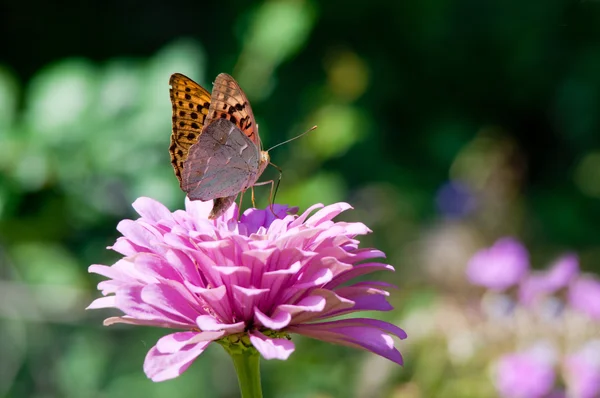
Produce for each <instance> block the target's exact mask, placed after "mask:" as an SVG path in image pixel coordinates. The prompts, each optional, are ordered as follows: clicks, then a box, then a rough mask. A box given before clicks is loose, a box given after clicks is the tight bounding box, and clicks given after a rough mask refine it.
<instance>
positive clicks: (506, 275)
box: [466, 238, 529, 291]
mask: <svg viewBox="0 0 600 398" xmlns="http://www.w3.org/2000/svg"><path fill="white" fill-rule="evenodd" d="M528 271H529V254H528V253H527V249H525V247H524V246H523V245H522V244H521V242H519V241H518V240H516V239H513V238H502V239H499V240H498V241H496V243H494V245H493V246H492V247H490V248H487V249H482V250H480V251H478V252H477V253H475V255H474V256H473V257H471V259H470V260H469V263H468V264H467V271H466V272H467V278H468V279H469V281H470V282H471V283H472V284H474V285H478V286H483V287H487V288H489V289H492V290H498V291H502V290H505V289H508V288H509V287H511V286H514V285H516V284H517V283H519V281H520V280H521V279H522V278H523V277H524V276H525V275H526V274H527V272H528Z"/></svg>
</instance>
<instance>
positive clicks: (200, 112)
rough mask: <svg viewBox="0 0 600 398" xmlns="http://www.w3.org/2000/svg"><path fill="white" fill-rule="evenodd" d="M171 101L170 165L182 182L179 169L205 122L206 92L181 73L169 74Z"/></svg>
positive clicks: (207, 105)
mask: <svg viewBox="0 0 600 398" xmlns="http://www.w3.org/2000/svg"><path fill="white" fill-rule="evenodd" d="M169 84H170V85H171V89H170V90H169V91H170V94H171V104H172V105H173V118H172V119H173V131H172V133H171V145H170V146H169V152H170V154H171V164H172V165H173V169H174V170H175V175H176V176H177V179H178V180H179V184H180V185H181V184H182V180H181V172H182V170H183V165H184V162H185V160H186V159H187V157H188V152H189V149H190V147H191V146H192V145H193V144H195V143H196V142H197V141H198V137H199V136H200V134H201V133H202V128H203V127H204V125H205V124H206V123H205V121H206V115H207V114H208V110H209V106H210V94H209V92H208V91H206V90H205V89H204V88H203V87H201V86H200V85H199V84H197V83H196V82H194V81H193V80H192V79H190V78H189V77H187V76H184V75H182V74H181V73H175V74H173V75H171V78H170V79H169Z"/></svg>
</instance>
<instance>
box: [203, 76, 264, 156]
mask: <svg viewBox="0 0 600 398" xmlns="http://www.w3.org/2000/svg"><path fill="white" fill-rule="evenodd" d="M206 119H207V124H210V123H212V122H214V121H215V120H218V119H227V120H229V121H231V122H232V123H233V124H235V125H236V126H237V127H238V128H239V129H240V130H241V131H242V133H244V134H245V135H246V137H248V138H249V139H250V140H251V141H252V142H253V143H254V145H255V146H256V148H257V149H258V150H259V151H260V138H259V136H258V126H257V125H256V121H255V120H254V114H253V113H252V108H251V107H250V102H248V98H246V94H244V92H243V91H242V89H241V88H240V86H239V84H237V82H236V81H235V79H234V78H233V77H231V76H229V75H228V74H227V73H221V74H219V75H218V76H217V78H216V79H215V82H214V84H213V90H212V96H211V103H210V107H209V109H208V116H207V118H206Z"/></svg>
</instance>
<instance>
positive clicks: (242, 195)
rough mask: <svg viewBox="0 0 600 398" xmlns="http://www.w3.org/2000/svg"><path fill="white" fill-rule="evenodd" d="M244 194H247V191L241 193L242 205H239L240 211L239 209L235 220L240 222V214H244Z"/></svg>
mask: <svg viewBox="0 0 600 398" xmlns="http://www.w3.org/2000/svg"><path fill="white" fill-rule="evenodd" d="M244 192H246V190H243V191H241V192H240V204H239V205H238V209H237V215H236V218H235V220H236V221H240V214H242V203H243V201H244Z"/></svg>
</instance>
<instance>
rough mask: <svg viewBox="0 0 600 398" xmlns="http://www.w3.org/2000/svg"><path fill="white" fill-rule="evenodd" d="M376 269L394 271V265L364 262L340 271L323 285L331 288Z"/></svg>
mask: <svg viewBox="0 0 600 398" xmlns="http://www.w3.org/2000/svg"><path fill="white" fill-rule="evenodd" d="M376 271H394V267H392V266H391V265H389V264H382V263H364V264H358V265H355V266H354V267H353V268H352V269H351V270H348V271H345V272H342V273H340V274H338V275H336V276H335V278H333V280H332V281H331V282H329V283H328V284H327V285H325V286H324V288H326V289H333V288H335V287H337V286H339V285H341V284H344V283H346V282H348V281H350V280H352V279H354V278H357V277H359V276H363V275H366V274H370V273H371V272H376Z"/></svg>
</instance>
